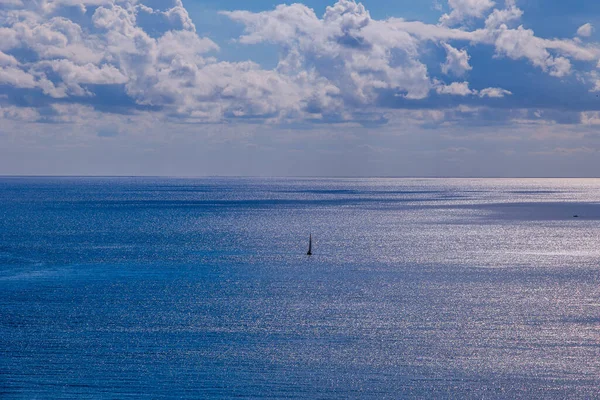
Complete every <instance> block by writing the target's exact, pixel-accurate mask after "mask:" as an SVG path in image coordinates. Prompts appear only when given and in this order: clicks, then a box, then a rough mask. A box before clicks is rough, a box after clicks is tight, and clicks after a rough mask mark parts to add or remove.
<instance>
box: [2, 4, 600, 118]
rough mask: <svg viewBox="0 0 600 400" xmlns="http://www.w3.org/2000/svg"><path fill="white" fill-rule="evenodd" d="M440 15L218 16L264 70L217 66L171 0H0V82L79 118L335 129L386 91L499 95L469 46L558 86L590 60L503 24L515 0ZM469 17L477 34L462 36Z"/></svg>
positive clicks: (349, 8) (572, 47) (212, 46)
mask: <svg viewBox="0 0 600 400" xmlns="http://www.w3.org/2000/svg"><path fill="white" fill-rule="evenodd" d="M448 6H449V12H448V13H447V14H444V15H443V16H442V17H441V19H440V23H439V24H436V25H432V24H426V23H422V22H419V21H405V20H403V19H400V18H388V19H385V20H377V19H374V18H373V17H372V16H371V15H370V13H369V11H368V10H367V9H366V8H365V7H364V6H363V5H362V4H361V3H357V2H355V1H353V0H339V1H337V2H335V3H334V4H332V5H331V6H329V7H327V8H326V11H325V13H324V14H323V15H321V16H319V15H317V14H316V13H315V12H314V10H312V9H310V8H309V7H307V6H305V5H303V4H298V3H296V4H291V5H283V4H282V5H278V6H276V7H275V8H274V9H271V10H268V11H263V12H250V11H243V10H235V11H224V12H223V13H222V14H223V15H225V16H227V17H228V18H230V19H231V20H233V21H235V22H237V23H240V24H241V25H243V28H244V33H243V35H242V36H240V37H239V38H236V40H237V42H238V43H239V44H240V45H246V46H252V45H254V44H259V43H269V44H272V45H274V46H276V47H277V48H278V51H279V54H280V57H279V60H278V63H277V66H276V67H275V68H273V69H265V68H264V67H262V66H261V65H260V64H258V63H256V62H254V61H252V60H248V61H241V62H226V61H220V60H219V50H220V47H219V46H218V45H217V44H216V43H215V42H214V41H213V40H211V39H210V38H208V37H202V36H201V35H199V34H198V30H197V28H196V26H195V24H194V23H193V21H192V19H191V18H190V16H189V15H188V13H187V11H186V9H185V7H184V5H183V3H182V2H181V0H38V1H35V2H33V1H32V2H29V1H28V2H25V1H21V0H3V1H2V7H0V37H2V40H1V41H0V87H4V88H11V90H23V91H30V92H31V91H37V93H38V94H39V95H40V96H45V101H44V102H42V103H44V104H48V103H50V104H52V102H53V101H55V99H62V100H61V101H62V102H67V103H69V102H70V103H74V104H76V103H78V102H81V103H82V104H86V107H88V108H86V110H87V111H86V113H87V112H89V107H97V108H98V109H102V106H105V105H106V104H103V102H104V103H107V102H110V101H111V99H107V98H106V96H107V95H106V93H107V92H108V93H115V94H116V97H117V98H119V99H120V100H119V101H121V103H122V104H123V107H134V106H135V107H141V108H144V109H147V110H154V111H155V112H156V113H160V115H161V116H162V117H163V118H166V119H186V120H188V121H200V122H218V121H223V120H239V119H260V120H262V121H269V122H282V121H288V120H294V121H297V120H308V121H317V120H320V121H323V122H328V121H335V122H340V121H350V120H360V119H361V118H363V119H364V118H365V115H371V116H370V117H368V118H370V119H375V120H381V119H383V117H382V116H381V114H382V113H383V112H384V111H382V110H381V109H379V108H380V107H381V105H382V102H381V101H380V99H381V98H382V96H386V95H387V96H391V97H393V98H400V99H402V100H403V101H405V104H410V102H413V101H417V100H423V99H425V98H427V97H429V96H430V95H431V94H436V93H437V94H439V95H451V96H455V97H457V98H460V97H465V96H472V97H474V99H473V101H477V96H478V97H480V98H484V97H485V98H502V97H505V96H508V95H511V94H512V93H511V92H510V91H508V90H505V89H501V88H487V89H482V90H475V89H471V88H470V87H469V82H467V81H466V80H465V77H464V75H465V74H466V73H467V72H468V71H471V70H472V69H473V67H472V66H471V63H470V55H469V53H468V46H469V45H483V46H489V47H490V48H492V49H493V50H494V51H495V54H496V56H497V57H506V58H509V59H513V60H521V59H522V60H527V61H528V62H530V63H531V64H532V65H534V66H536V67H537V68H539V69H541V70H542V71H545V72H546V73H547V74H549V75H551V76H554V77H559V78H563V77H566V76H568V75H569V74H571V73H572V70H573V65H574V64H573V63H572V61H587V62H594V63H595V62H597V60H598V59H599V58H600V50H599V49H598V47H597V46H596V45H595V44H586V45H584V44H582V43H581V41H580V40H579V39H543V38H540V37H537V36H536V35H535V33H534V32H533V31H532V30H530V29H526V28H525V27H523V26H518V27H514V25H517V22H518V21H519V20H520V18H521V16H522V14H523V12H522V11H521V10H520V9H519V8H518V7H517V6H516V4H515V2H514V0H507V1H505V2H504V3H503V5H498V4H496V2H494V1H491V0H449V1H448ZM476 19H479V20H481V21H482V22H485V23H484V24H480V26H483V27H481V28H479V29H474V30H469V29H468V28H467V27H468V26H469V23H470V22H471V21H473V20H476ZM459 25H460V28H454V27H455V26H459ZM582 28H583V27H582ZM586 29H587V28H586ZM589 29H591V25H590V26H589ZM580 30H581V28H580ZM200 31H202V32H204V29H201V30H200ZM430 43H433V44H435V45H437V46H440V47H441V48H443V49H444V50H445V53H446V56H445V60H443V59H442V60H437V61H436V63H435V64H436V65H437V66H439V65H441V71H442V73H443V74H445V75H448V76H454V77H459V79H460V81H457V82H448V83H447V84H443V83H440V77H436V76H435V73H432V71H434V70H435V69H430V68H429V65H431V64H429V65H428V63H429V62H430V59H428V57H427V54H428V48H427V46H428V45H429V44H430ZM448 79H449V78H447V77H446V78H445V80H448ZM594 84H595V80H594V81H593V82H592V85H594ZM30 92H27V93H28V95H29V94H31V93H30ZM457 101H458V100H457ZM136 109H137V108H136ZM85 115H88V114H85ZM373 115H376V116H375V117H373Z"/></svg>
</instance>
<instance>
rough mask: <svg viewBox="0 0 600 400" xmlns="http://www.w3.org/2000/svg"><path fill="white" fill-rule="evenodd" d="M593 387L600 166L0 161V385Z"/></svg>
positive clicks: (216, 392) (66, 391)
mask: <svg viewBox="0 0 600 400" xmlns="http://www.w3.org/2000/svg"><path fill="white" fill-rule="evenodd" d="M574 215H578V218H574V217H573V216H574ZM309 233H312V235H313V239H314V242H313V252H314V255H313V256H312V257H307V256H305V255H304V254H305V253H306V250H307V245H308V235H309ZM599 392H600V180H532V179H529V180H526V179H525V180H489V179H488V180H476V179H473V180H469V179H462V180H427V179H319V180H316V179H216V178H211V179H158V178H143V179H142V178H94V179H89V178H0V397H3V398H27V399H33V398H40V399H52V398H60V399H68V398H130V397H134V398H137V397H143V398H303V399H316V398H376V399H382V398H398V397H408V398H449V397H454V398H515V397H518V398H541V397H543V398H557V399H558V398H564V397H566V396H569V397H577V398H590V397H594V396H597V394H598V393H599Z"/></svg>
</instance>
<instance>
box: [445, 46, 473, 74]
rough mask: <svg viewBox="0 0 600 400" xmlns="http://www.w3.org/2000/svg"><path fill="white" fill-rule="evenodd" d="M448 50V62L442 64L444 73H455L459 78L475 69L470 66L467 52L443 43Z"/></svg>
mask: <svg viewBox="0 0 600 400" xmlns="http://www.w3.org/2000/svg"><path fill="white" fill-rule="evenodd" d="M442 46H443V47H444V48H445V49H446V62H445V63H444V64H442V72H443V73H444V74H446V75H448V74H450V73H453V74H455V75H457V76H461V75H464V74H465V73H466V72H467V71H470V70H471V69H473V68H472V67H471V66H470V65H469V59H470V58H471V57H469V54H468V53H467V50H464V49H463V50H458V49H455V48H454V47H452V46H450V45H449V44H448V43H442Z"/></svg>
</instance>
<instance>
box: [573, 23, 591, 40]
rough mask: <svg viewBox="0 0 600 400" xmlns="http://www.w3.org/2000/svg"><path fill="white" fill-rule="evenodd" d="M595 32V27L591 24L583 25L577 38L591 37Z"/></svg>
mask: <svg viewBox="0 0 600 400" xmlns="http://www.w3.org/2000/svg"><path fill="white" fill-rule="evenodd" d="M593 32H594V27H593V26H592V24H590V23H589V22H588V23H587V24H583V25H581V26H580V27H579V29H577V36H581V37H590V36H592V33H593Z"/></svg>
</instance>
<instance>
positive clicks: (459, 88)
mask: <svg viewBox="0 0 600 400" xmlns="http://www.w3.org/2000/svg"><path fill="white" fill-rule="evenodd" d="M435 90H436V92H437V93H438V94H449V95H453V96H469V95H472V94H476V93H477V92H476V91H473V90H471V89H469V83H468V82H452V83H451V84H449V85H444V84H439V85H438V86H436V88H435Z"/></svg>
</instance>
